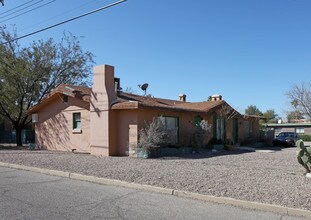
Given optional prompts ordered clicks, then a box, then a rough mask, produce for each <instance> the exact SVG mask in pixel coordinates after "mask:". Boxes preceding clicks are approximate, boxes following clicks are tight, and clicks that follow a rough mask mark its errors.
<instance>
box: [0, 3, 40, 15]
mask: <svg viewBox="0 0 311 220" xmlns="http://www.w3.org/2000/svg"><path fill="white" fill-rule="evenodd" d="M33 1H34V0H31V1H28V2H25V3H24V4H21V5H19V6H16V7H15V8H11V9H10V10H7V11H5V12H2V13H1V15H3V14H6V13H8V12H10V11H13V10H15V9H17V8H20V7H22V6H24V5H27V4H28V3H30V2H33Z"/></svg>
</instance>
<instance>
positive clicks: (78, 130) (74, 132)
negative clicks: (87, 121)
mask: <svg viewBox="0 0 311 220" xmlns="http://www.w3.org/2000/svg"><path fill="white" fill-rule="evenodd" d="M72 133H73V134H82V130H81V129H73V130H72Z"/></svg>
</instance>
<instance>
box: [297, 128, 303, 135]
mask: <svg viewBox="0 0 311 220" xmlns="http://www.w3.org/2000/svg"><path fill="white" fill-rule="evenodd" d="M296 133H297V134H304V133H305V128H296Z"/></svg>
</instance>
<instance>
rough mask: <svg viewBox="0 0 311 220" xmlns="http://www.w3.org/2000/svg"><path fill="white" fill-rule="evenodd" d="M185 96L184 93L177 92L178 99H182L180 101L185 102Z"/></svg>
mask: <svg viewBox="0 0 311 220" xmlns="http://www.w3.org/2000/svg"><path fill="white" fill-rule="evenodd" d="M186 97H187V95H186V94H183V93H182V94H179V101H182V102H185V101H186Z"/></svg>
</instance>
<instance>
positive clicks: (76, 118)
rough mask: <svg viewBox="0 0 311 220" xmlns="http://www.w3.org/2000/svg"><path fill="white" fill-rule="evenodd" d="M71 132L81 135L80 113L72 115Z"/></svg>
mask: <svg viewBox="0 0 311 220" xmlns="http://www.w3.org/2000/svg"><path fill="white" fill-rule="evenodd" d="M72 125H73V127H72V128H73V132H78V133H81V112H74V113H72Z"/></svg>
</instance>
